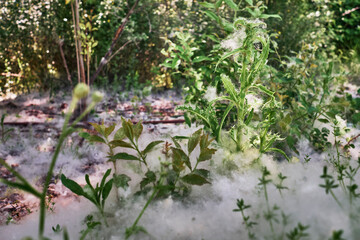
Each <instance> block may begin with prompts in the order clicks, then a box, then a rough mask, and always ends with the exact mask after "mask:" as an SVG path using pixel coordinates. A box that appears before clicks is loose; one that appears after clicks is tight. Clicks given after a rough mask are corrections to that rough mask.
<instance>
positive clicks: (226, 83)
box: [221, 74, 238, 102]
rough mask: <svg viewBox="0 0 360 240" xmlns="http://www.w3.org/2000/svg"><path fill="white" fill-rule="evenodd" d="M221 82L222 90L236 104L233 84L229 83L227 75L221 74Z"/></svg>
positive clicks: (236, 99) (236, 98)
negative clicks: (223, 89)
mask: <svg viewBox="0 0 360 240" xmlns="http://www.w3.org/2000/svg"><path fill="white" fill-rule="evenodd" d="M221 81H222V83H223V84H224V88H225V90H226V92H227V93H228V94H229V95H230V97H231V99H232V100H233V101H234V102H238V97H237V92H236V90H235V86H234V84H233V83H232V82H231V79H230V78H229V77H228V76H227V75H225V74H221Z"/></svg>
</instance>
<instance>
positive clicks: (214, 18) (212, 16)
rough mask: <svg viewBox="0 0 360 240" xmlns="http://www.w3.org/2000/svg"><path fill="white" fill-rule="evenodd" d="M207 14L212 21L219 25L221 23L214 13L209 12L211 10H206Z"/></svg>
mask: <svg viewBox="0 0 360 240" xmlns="http://www.w3.org/2000/svg"><path fill="white" fill-rule="evenodd" d="M205 14H206V15H207V16H208V17H209V18H211V19H212V20H215V21H216V22H217V23H220V18H219V17H218V16H217V15H216V14H215V13H213V12H211V11H209V10H206V11H205Z"/></svg>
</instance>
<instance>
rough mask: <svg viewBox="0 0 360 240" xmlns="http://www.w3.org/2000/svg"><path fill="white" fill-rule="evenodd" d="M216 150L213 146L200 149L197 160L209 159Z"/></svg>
mask: <svg viewBox="0 0 360 240" xmlns="http://www.w3.org/2000/svg"><path fill="white" fill-rule="evenodd" d="M215 152H216V149H213V148H204V149H202V150H201V152H200V155H199V159H198V161H199V162H203V161H206V160H210V159H211V158H212V155H213V154H214V153H215Z"/></svg>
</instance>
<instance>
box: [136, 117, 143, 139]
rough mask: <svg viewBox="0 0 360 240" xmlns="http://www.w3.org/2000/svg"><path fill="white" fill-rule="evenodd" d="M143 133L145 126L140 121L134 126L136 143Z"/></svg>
mask: <svg viewBox="0 0 360 240" xmlns="http://www.w3.org/2000/svg"><path fill="white" fill-rule="evenodd" d="M142 131H143V125H142V123H141V121H139V122H138V123H136V124H135V125H134V136H135V139H136V141H137V140H139V137H140V135H141V133H142Z"/></svg>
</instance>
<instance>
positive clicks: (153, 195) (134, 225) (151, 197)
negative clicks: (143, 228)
mask: <svg viewBox="0 0 360 240" xmlns="http://www.w3.org/2000/svg"><path fill="white" fill-rule="evenodd" d="M161 183H162V178H160V179H159V185H160V184H161ZM158 192H159V189H154V191H153V193H152V194H151V196H150V198H149V199H148V200H147V202H146V204H145V206H144V207H143V209H142V210H141V212H140V214H139V216H138V217H137V218H136V220H135V222H134V223H133V225H132V226H131V228H130V229H134V228H135V227H136V225H137V224H138V222H139V221H140V218H141V217H142V215H143V214H144V212H145V210H146V209H147V207H148V206H149V205H150V203H151V201H152V200H153V199H154V197H155V196H156V194H158ZM127 238H128V237H127Z"/></svg>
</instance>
